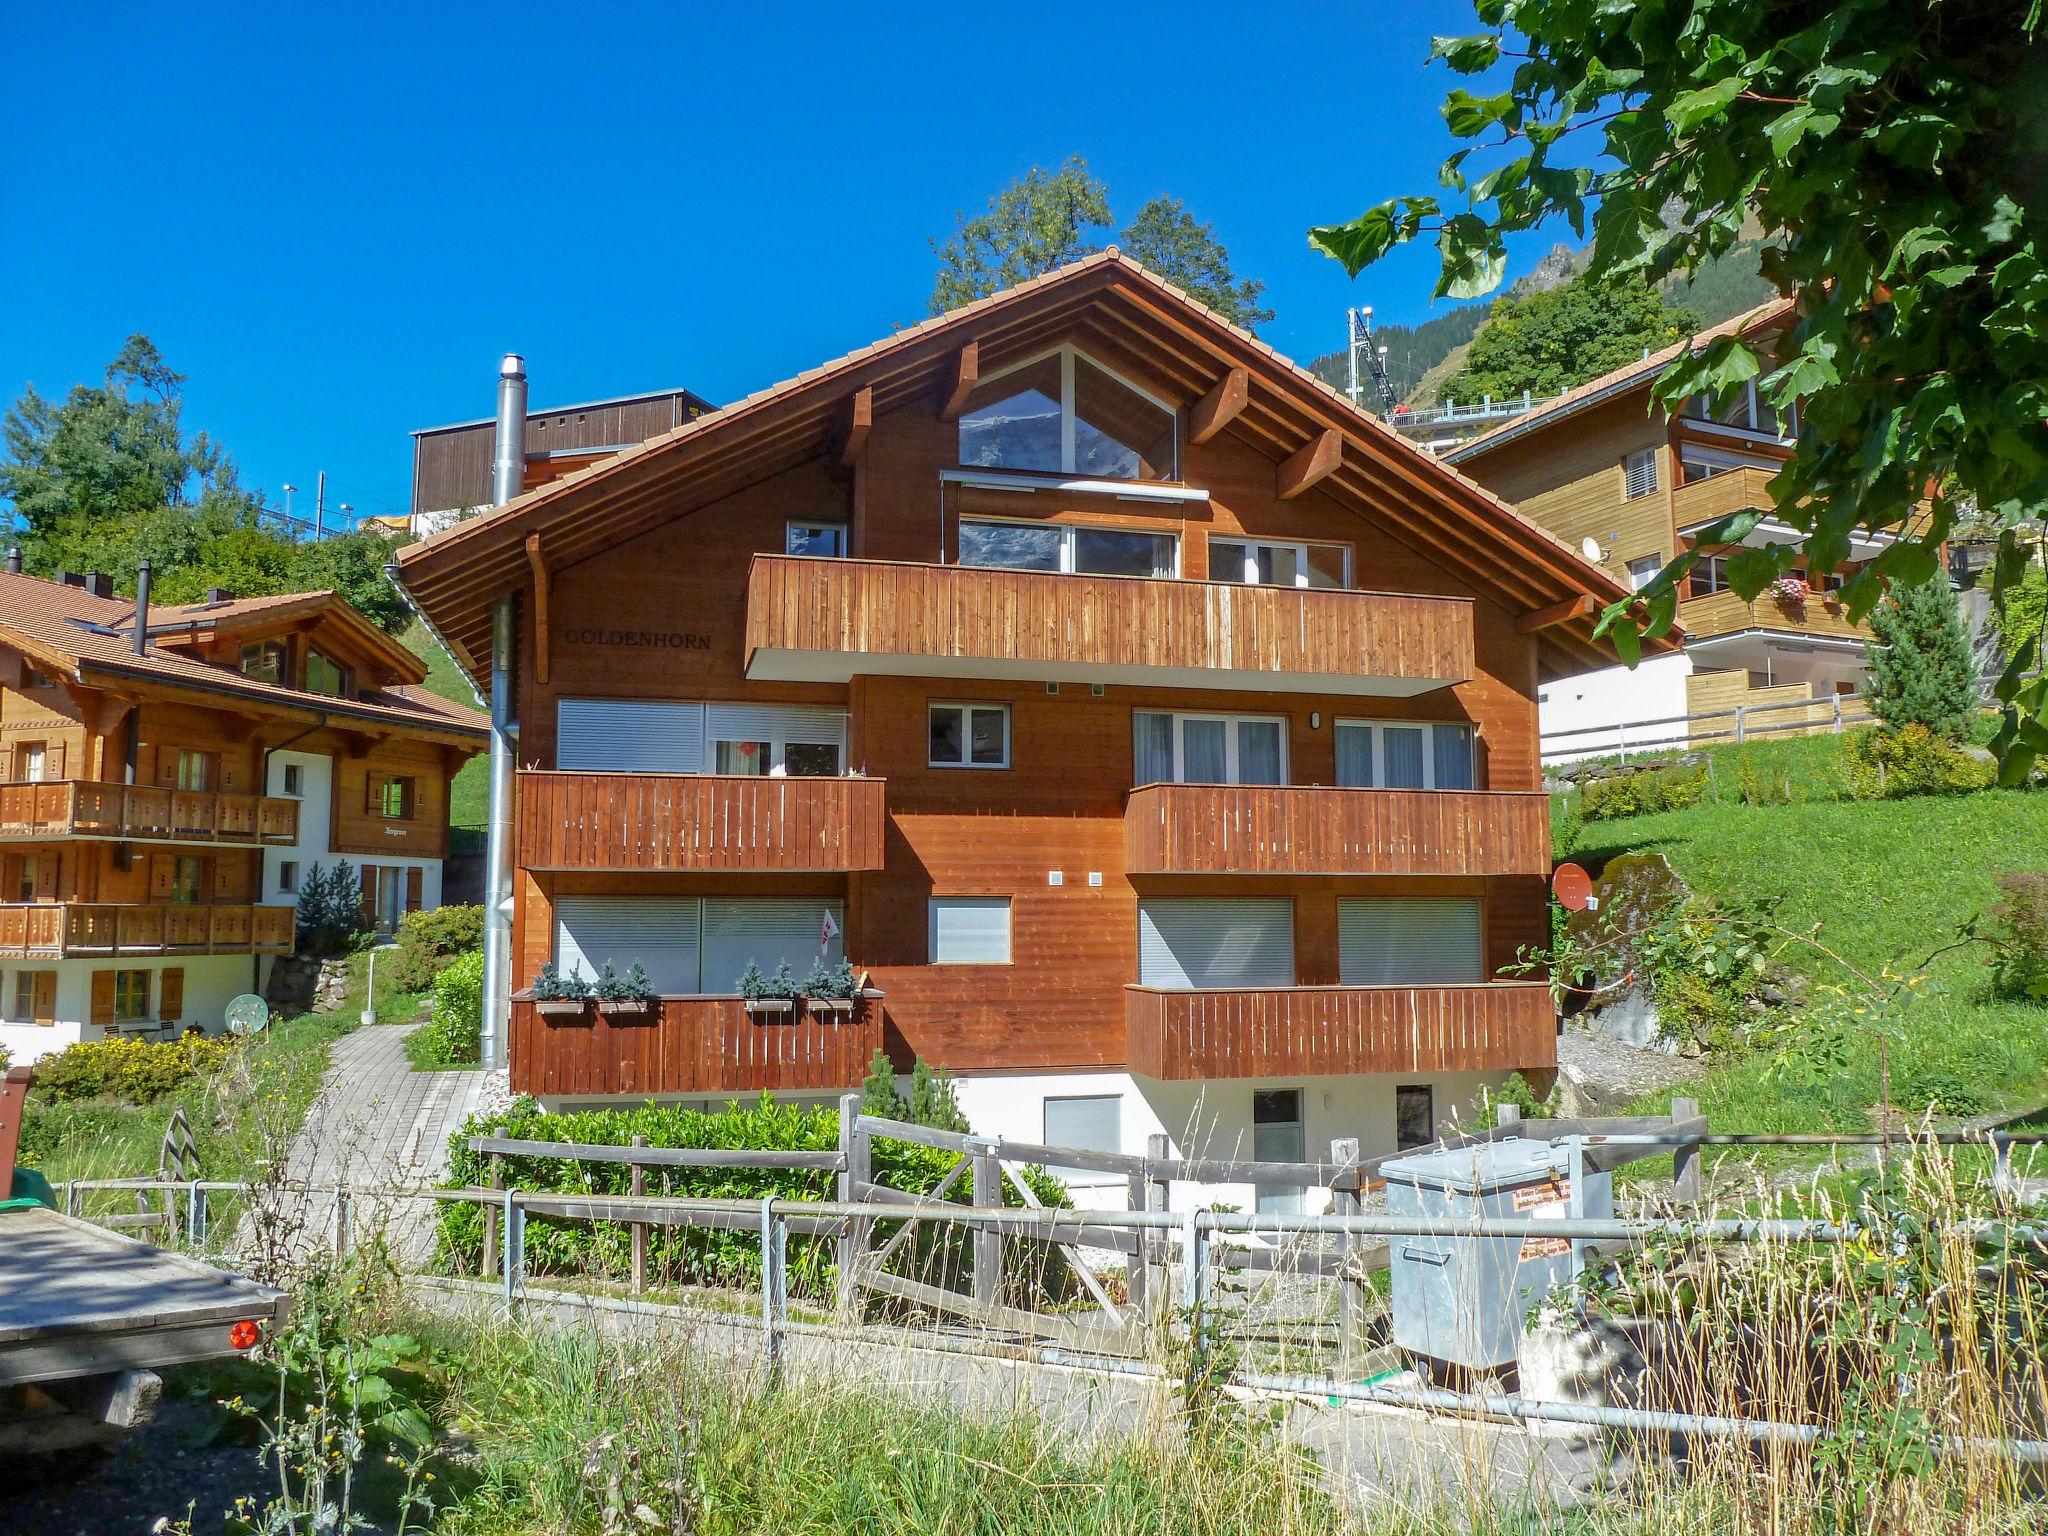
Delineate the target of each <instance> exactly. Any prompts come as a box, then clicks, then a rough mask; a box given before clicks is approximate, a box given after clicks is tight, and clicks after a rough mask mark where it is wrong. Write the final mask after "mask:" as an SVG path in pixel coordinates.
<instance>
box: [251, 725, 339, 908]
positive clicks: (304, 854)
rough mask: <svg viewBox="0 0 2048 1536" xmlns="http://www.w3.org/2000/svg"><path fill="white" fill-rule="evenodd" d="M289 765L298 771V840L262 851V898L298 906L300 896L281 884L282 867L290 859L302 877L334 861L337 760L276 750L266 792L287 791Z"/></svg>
mask: <svg viewBox="0 0 2048 1536" xmlns="http://www.w3.org/2000/svg"><path fill="white" fill-rule="evenodd" d="M287 764H289V765H292V766H295V767H297V768H298V770H299V796H298V800H299V840H298V841H297V842H296V843H294V844H293V845H292V846H291V847H289V848H266V849H265V850H264V851H263V900H264V901H266V902H271V903H283V904H284V905H286V906H293V907H295V906H297V905H298V904H299V900H298V897H297V896H296V895H295V894H293V893H292V892H290V891H287V890H285V889H284V888H283V887H281V886H280V885H279V884H278V872H279V867H280V866H281V865H283V864H285V863H286V862H288V861H289V862H292V863H296V864H297V865H298V866H299V878H300V879H301V880H303V879H305V877H306V871H307V870H309V869H311V868H312V867H313V866H314V865H315V864H331V863H333V862H334V860H333V858H332V857H331V856H330V855H329V853H328V848H327V832H328V828H329V826H330V825H331V823H332V819H333V804H334V760H333V759H332V758H330V757H327V756H326V755H325V754H323V753H317V752H274V753H272V754H271V757H270V782H269V783H268V784H266V785H265V786H264V791H263V792H264V793H265V794H268V795H282V794H283V793H284V770H285V767H286V765H287Z"/></svg>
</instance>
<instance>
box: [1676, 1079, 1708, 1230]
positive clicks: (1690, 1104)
mask: <svg viewBox="0 0 2048 1536" xmlns="http://www.w3.org/2000/svg"><path fill="white" fill-rule="evenodd" d="M1699 1112H1700V1106H1699V1101H1698V1100H1697V1099H1673V1100H1672V1101H1671V1119H1672V1122H1673V1123H1674V1124H1676V1123H1677V1122H1678V1121H1680V1120H1693V1119H1697V1118H1698V1117H1699ZM1671 1175H1672V1179H1671V1184H1672V1191H1673V1194H1674V1195H1675V1196H1676V1198H1677V1200H1678V1203H1679V1204H1680V1205H1686V1206H1694V1205H1698V1204H1699V1203H1700V1200H1701V1199H1702V1197H1703V1196H1704V1194H1705V1189H1704V1184H1705V1170H1704V1169H1703V1168H1701V1166H1700V1144H1699V1143H1698V1142H1696V1141H1695V1142H1688V1143H1687V1144H1686V1145H1684V1146H1682V1147H1677V1148H1674V1149H1673V1151H1672V1154H1671Z"/></svg>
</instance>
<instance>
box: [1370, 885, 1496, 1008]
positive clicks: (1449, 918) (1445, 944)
mask: <svg viewBox="0 0 2048 1536" xmlns="http://www.w3.org/2000/svg"><path fill="white" fill-rule="evenodd" d="M1479 915H1480V907H1479V901H1478V899H1477V898H1476V897H1470V896H1378V897H1370V898H1362V899H1358V900H1350V899H1345V900H1340V901H1339V902H1338V903H1337V974H1338V978H1339V979H1340V980H1341V981H1342V982H1343V984H1344V985H1345V986H1347V987H1406V986H1455V985H1457V984H1459V983H1464V982H1478V981H1484V980H1485V979H1486V972H1485V962H1484V958H1483V948H1484V946H1483V943H1482V939H1481V933H1480V921H1479Z"/></svg>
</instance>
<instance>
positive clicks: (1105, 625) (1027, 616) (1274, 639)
mask: <svg viewBox="0 0 2048 1536" xmlns="http://www.w3.org/2000/svg"><path fill="white" fill-rule="evenodd" d="M775 652H798V653H809V654H812V655H815V654H817V653H834V654H837V655H842V656H846V657H850V658H857V657H861V656H869V657H875V658H888V661H887V662H885V663H883V664H879V665H871V666H863V665H861V664H860V662H859V661H858V660H849V661H847V662H845V663H843V664H840V665H839V666H837V667H828V668H827V669H825V670H826V672H827V674H828V675H836V674H840V673H843V674H845V675H854V674H858V673H861V672H867V671H884V672H909V673H915V672H917V671H918V670H919V669H918V667H917V666H916V664H915V659H918V658H922V659H925V660H927V661H930V662H933V663H947V662H962V661H994V662H1000V663H1002V664H1004V665H1023V666H1027V667H1028V666H1033V665H1036V666H1040V667H1048V668H1052V669H1054V670H1066V671H1069V672H1072V671H1075V670H1076V669H1083V670H1085V669H1087V668H1091V667H1092V668H1100V669H1104V670H1111V671H1114V670H1118V669H1127V668H1128V669H1138V670H1140V671H1158V672H1162V673H1178V672H1203V673H1207V674H1211V675H1212V676H1213V677H1214V682H1213V683H1212V684H1210V686H1231V685H1233V684H1235V685H1236V686H1255V685H1256V684H1258V683H1260V682H1264V683H1265V684H1266V685H1267V686H1274V685H1276V684H1278V683H1279V681H1280V680H1281V679H1284V678H1296V677H1309V678H1316V679H1320V680H1321V686H1322V687H1323V689H1325V690H1327V691H1329V692H1333V693H1351V692H1359V693H1367V694H1370V693H1381V692H1385V691H1387V690H1386V689H1385V688H1383V687H1379V686H1375V680H1383V679H1396V680H1399V681H1402V682H1409V683H1419V684H1424V685H1430V686H1440V685H1443V684H1448V683H1461V682H1465V681H1467V680H1469V679H1470V678H1471V677H1472V675H1473V670H1474V662H1473V639H1472V603H1471V601H1470V600H1469V599H1464V598H1455V597H1418V596H1412V595H1406V594H1393V593H1384V592H1345V591H1329V590H1306V589H1297V588H1289V587H1248V586H1243V585H1239V584H1236V583H1232V582H1207V581H1161V580H1152V579H1149V578H1145V577H1134V576H1083V575H1062V574H1054V573H1049V572H1043V571H1002V570H983V569H979V568H970V567H963V566H937V565H912V564H907V563H891V562H883V561H869V560H824V559H804V558H795V557H790V556H774V555H758V556H756V557H755V559H754V562H753V568H752V573H751V576H750V578H749V581H748V586H747V669H748V672H749V673H750V674H758V675H763V676H773V675H779V674H780V673H781V672H782V668H781V667H780V666H779V665H778V664H777V660H776V658H775V657H774V655H773V653H775ZM906 659H908V660H906ZM800 665H801V663H799V666H800ZM934 670H943V671H951V670H953V669H952V668H950V667H949V668H944V669H940V668H937V667H935V668H934ZM1283 686H1284V685H1283Z"/></svg>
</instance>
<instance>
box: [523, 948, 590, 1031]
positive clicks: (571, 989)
mask: <svg viewBox="0 0 2048 1536" xmlns="http://www.w3.org/2000/svg"><path fill="white" fill-rule="evenodd" d="M589 1003H590V981H589V979H588V978H587V977H585V976H584V974H583V972H582V971H581V970H572V971H571V972H570V973H569V974H568V975H566V976H564V975H563V974H562V973H561V971H560V969H559V968H558V967H557V966H556V965H555V962H554V961H552V960H550V961H548V962H547V963H546V964H545V965H543V966H542V967H541V968H540V974H539V975H537V976H535V977H534V978H533V1010H534V1012H535V1013H538V1014H539V1015H540V1016H541V1017H542V1018H544V1019H582V1018H585V1017H587V1009H588V1007H589Z"/></svg>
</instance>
